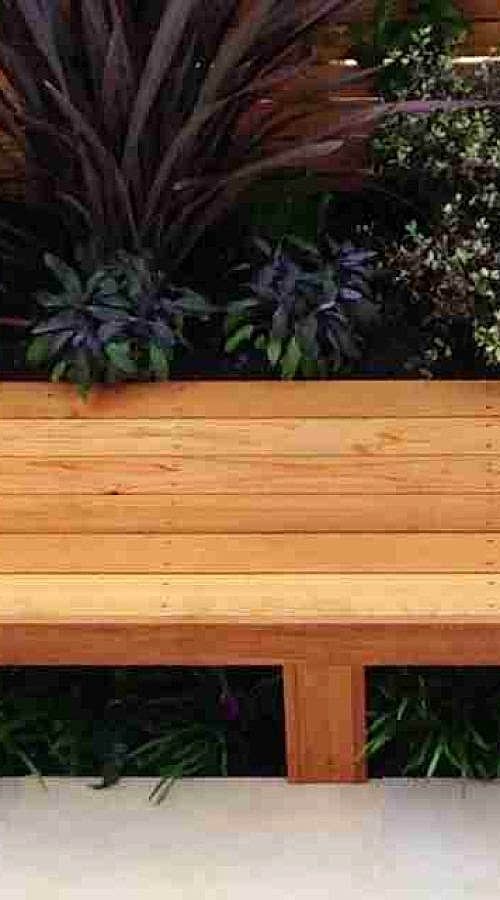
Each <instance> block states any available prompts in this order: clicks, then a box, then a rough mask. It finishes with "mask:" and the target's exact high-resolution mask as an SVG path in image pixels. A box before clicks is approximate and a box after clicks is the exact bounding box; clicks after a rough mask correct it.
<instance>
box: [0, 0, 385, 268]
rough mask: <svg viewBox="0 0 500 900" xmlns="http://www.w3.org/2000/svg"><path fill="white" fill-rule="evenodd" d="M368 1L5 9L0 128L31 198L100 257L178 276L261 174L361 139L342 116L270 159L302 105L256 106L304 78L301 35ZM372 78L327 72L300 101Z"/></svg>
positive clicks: (21, 2)
mask: <svg viewBox="0 0 500 900" xmlns="http://www.w3.org/2000/svg"><path fill="white" fill-rule="evenodd" d="M358 3H359V0H308V2H307V3H305V4H299V3H295V2H290V0H252V2H251V3H245V4H243V3H241V2H240V0H140V2H137V0H127V2H125V3H122V2H117V0H75V2H73V0H72V2H71V3H68V4H66V3H62V2H42V0H29V2H27V0H2V5H1V7H2V8H1V18H0V69H1V70H2V73H3V74H5V75H6V80H5V81H2V82H1V83H0V126H1V128H2V129H4V130H5V131H7V132H8V133H9V134H10V135H11V136H12V137H13V138H14V139H15V140H16V141H17V142H18V144H19V148H20V153H21V155H24V152H25V151H27V154H26V159H27V163H28V165H27V172H26V177H27V180H28V187H29V191H30V195H31V196H35V195H36V196H39V197H40V198H41V199H42V198H43V199H44V200H45V199H49V200H52V201H54V202H56V203H57V204H58V205H65V206H66V207H67V208H68V209H70V210H71V211H72V212H73V214H74V213H75V212H76V213H77V214H78V216H79V220H78V225H79V227H80V230H81V224H82V222H83V223H85V225H86V227H87V229H88V231H89V233H90V234H91V235H92V236H94V237H99V239H100V240H101V242H102V244H103V245H104V246H105V249H106V252H115V251H116V250H118V249H126V250H128V251H129V252H132V253H134V254H140V253H142V252H143V249H144V248H146V249H152V250H154V251H155V252H157V253H159V254H160V256H161V258H162V259H168V261H169V272H170V274H172V272H173V270H174V267H175V265H177V264H178V263H180V262H181V261H182V260H183V259H184V258H185V257H186V255H187V254H188V253H189V252H190V250H191V249H192V248H193V247H194V246H195V244H196V242H197V241H198V239H199V238H200V237H201V235H202V234H203V233H204V232H205V231H206V229H207V228H209V227H210V226H211V225H212V223H213V222H215V221H216V220H217V219H218V218H219V217H220V216H221V215H223V214H224V213H225V212H226V211H227V210H228V209H229V208H230V207H231V206H232V205H233V204H234V202H235V201H236V199H237V198H238V196H239V194H240V193H241V192H242V191H243V190H246V189H247V188H248V187H249V186H250V185H251V184H252V183H253V182H254V181H255V180H256V179H259V178H260V177H261V175H262V174H263V173H266V172H269V171H272V170H276V169H279V168H282V167H283V166H289V165H294V164H298V165H303V164H304V160H307V159H312V158H314V157H315V156H318V155H319V156H325V155H328V154H330V153H335V152H336V151H337V150H338V149H339V148H340V146H341V145H342V142H343V139H344V138H345V137H346V136H348V135H349V134H350V133H352V132H353V131H355V130H356V128H357V127H358V124H359V122H358V119H359V116H358V113H357V111H354V109H356V108H354V109H353V112H352V114H351V117H350V118H351V119H352V122H351V121H350V119H349V121H348V120H347V118H344V120H343V123H342V129H341V131H342V137H341V138H340V139H339V128H338V125H337V123H336V122H333V121H332V122H326V123H325V126H324V129H323V130H322V133H321V134H319V135H318V137H317V139H314V140H311V139H306V138H304V140H302V141H300V140H299V141H298V142H296V143H295V144H294V145H293V146H290V147H289V148H288V149H285V150H283V149H280V150H277V149H276V148H274V149H273V145H272V138H273V135H275V134H276V133H278V134H279V131H280V128H281V127H282V124H283V116H284V114H285V116H286V118H287V121H288V122H290V121H293V120H297V119H300V118H301V117H303V116H304V115H305V114H304V112H303V105H301V104H299V103H297V104H293V103H292V104H290V98H289V96H287V97H286V98H281V100H280V99H279V97H278V96H277V95H273V96H274V100H273V103H271V104H270V105H269V106H266V107H263V105H262V104H261V103H260V101H262V100H263V99H266V98H268V97H269V95H270V94H273V91H274V89H275V88H276V87H277V86H280V85H283V84H284V83H290V80H293V79H294V78H296V76H297V75H298V74H301V73H304V71H308V49H307V42H306V41H304V37H305V36H306V35H307V34H308V33H310V32H312V30H313V29H314V28H315V27H316V26H317V25H318V24H320V23H321V22H326V21H328V22H329V24H335V22H336V21H345V20H346V16H347V18H348V17H349V14H350V13H351V11H352V10H353V9H354V8H356V7H357V6H358ZM363 78H366V74H365V73H363V72H359V71H358V72H355V73H353V72H350V73H346V75H345V77H343V78H339V77H338V76H335V75H328V76H325V75H324V74H323V75H322V77H321V79H317V80H315V79H314V78H313V79H308V81H307V86H304V87H303V93H305V95H306V96H307V99H308V100H309V101H313V102H314V99H315V97H317V98H318V99H319V98H320V97H323V96H324V94H325V93H329V94H331V93H334V92H335V91H337V90H339V89H341V87H344V86H345V84H346V82H348V81H355V80H361V79H363ZM257 108H259V109H261V110H262V111H263V116H262V119H259V122H258V123H257V122H256V124H255V127H253V128H250V129H249V130H245V129H244V128H243V127H242V123H243V122H245V121H246V120H248V118H250V119H252V116H254V118H255V115H254V113H255V110H256V109H257ZM259 115H260V114H259ZM373 115H375V113H373Z"/></svg>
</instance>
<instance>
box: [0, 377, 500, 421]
mask: <svg viewBox="0 0 500 900" xmlns="http://www.w3.org/2000/svg"><path fill="white" fill-rule="evenodd" d="M295 416H296V417H309V418H318V417H321V418H325V417H326V418H330V417H332V416H333V417H339V416H340V417H344V416H352V417H362V416H364V417H368V418H373V417H385V418H388V417H392V416H418V417H425V418H428V417H431V416H437V417H442V416H494V417H498V416H500V383H499V382H496V381H490V382H485V381H426V380H423V379H421V380H416V381H327V382H318V381H314V382H307V381H302V382H270V381H237V382H217V381H213V382H210V381H205V382H204V381H197V382H179V381H177V382H169V383H168V384H132V385H119V386H116V387H107V388H104V387H101V388H99V389H95V390H94V391H92V392H91V394H90V397H89V399H88V400H87V401H84V400H81V399H80V398H79V397H78V395H77V393H76V390H75V388H74V387H72V386H71V385H62V384H61V385H51V384H46V383H13V382H0V419H47V418H48V419H52V418H54V419H73V418H91V419H102V418H104V419H109V418H117V419H123V418H131V419H134V418H137V417H141V418H153V419H155V418H174V419H179V418H188V419H190V418H206V417H212V418H257V419H258V418H273V419H276V418H289V417H295Z"/></svg>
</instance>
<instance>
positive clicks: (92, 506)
mask: <svg viewBox="0 0 500 900" xmlns="http://www.w3.org/2000/svg"><path fill="white" fill-rule="evenodd" d="M499 451H500V385H499V384H498V383H495V382H480V381H476V382H463V383H461V382H435V383H426V382H380V383H376V382H352V381H351V382H328V383H320V382H314V383H311V382H309V383H283V384H281V383H274V382H272V383H271V382H250V383H249V382H247V383H239V382H236V383H235V382H231V383H228V382H226V383H221V382H219V383H201V382H198V383H171V384H166V385H133V386H128V387H122V388H119V389H102V390H98V391H96V392H95V394H94V395H93V396H92V397H91V399H90V401H89V402H88V403H87V404H85V403H83V402H82V401H80V400H79V399H78V398H77V396H76V394H75V391H74V390H73V389H72V388H70V387H67V386H49V385H43V384H0V532H1V533H0V663H1V664H4V665H7V664H8V665H25V664H54V665H56V664H61V665H62V664H90V665H103V664H109V665H130V664H136V665H159V664H165V665H174V664H175V665H215V664H217V665H221V664H226V665H252V664H255V665H257V664H258V665H263V664H270V665H271V664H273V665H280V666H283V670H284V680H285V706H286V722H287V753H288V774H289V777H290V779H291V780H294V781H327V780H338V781H342V780H344V781H354V780H361V779H363V777H364V767H363V762H362V760H361V754H362V747H363V742H364V669H365V667H366V666H370V665H396V664H436V665H437V664H439V665H452V664H457V665H467V664H485V665H489V664H500V574H499V573H500V504H499V502H498V500H499V493H500V464H499Z"/></svg>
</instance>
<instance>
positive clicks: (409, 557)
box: [0, 533, 500, 575]
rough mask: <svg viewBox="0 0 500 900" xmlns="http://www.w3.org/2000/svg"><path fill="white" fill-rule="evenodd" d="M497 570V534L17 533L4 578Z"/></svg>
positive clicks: (1, 545)
mask: <svg viewBox="0 0 500 900" xmlns="http://www.w3.org/2000/svg"><path fill="white" fill-rule="evenodd" d="M35 572H38V573H40V574H42V573H48V574H50V573H54V574H55V573H61V574H63V573H64V574H75V575H76V574H88V573H110V574H113V573H116V574H118V573H131V574H132V573H141V572H144V573H162V572H171V573H185V574H217V573H220V574H223V573H227V574H229V573H236V574H243V573H249V574H255V573H256V574H264V573H269V574H272V573H278V572H297V573H310V574H312V573H321V572H324V573H335V572H338V573H346V572H355V573H369V572H379V573H380V572H387V573H390V572H412V573H413V572H435V573H439V572H440V573H452V574H456V573H459V572H471V573H474V572H476V573H480V572H500V534H498V533H497V534H420V535H418V534H371V533H360V534H356V535H352V534H295V535H294V537H293V541H291V540H290V536H289V535H287V534H216V535H214V534H212V535H211V534H199V535H182V534H170V535H168V536H166V535H151V534H149V535H148V534H99V535H82V534H71V535H54V534H43V535H40V534H30V533H28V534H19V535H12V534H11V535H6V534H4V535H2V536H1V537H0V573H35Z"/></svg>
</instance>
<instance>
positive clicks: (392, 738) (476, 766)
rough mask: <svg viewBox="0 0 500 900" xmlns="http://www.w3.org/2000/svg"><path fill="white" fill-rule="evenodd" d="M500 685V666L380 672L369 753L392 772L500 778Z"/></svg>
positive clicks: (374, 695)
mask: <svg viewBox="0 0 500 900" xmlns="http://www.w3.org/2000/svg"><path fill="white" fill-rule="evenodd" d="M374 675H375V673H374ZM372 677H373V676H372ZM499 687H500V685H499V682H498V670H494V669H493V670H490V671H489V672H488V671H487V670H484V669H483V670H480V669H479V670H474V669H470V668H469V669H454V670H447V669H438V668H435V669H427V670H419V669H412V668H406V669H393V670H392V671H388V670H382V671H379V672H377V673H376V677H374V680H373V688H372V692H371V694H372V695H371V701H370V710H369V720H370V722H369V727H368V737H367V742H366V745H365V755H366V756H367V757H368V758H369V759H372V760H373V762H374V763H378V759H379V758H380V759H382V758H383V759H384V760H385V763H384V764H385V767H386V771H387V769H388V768H389V767H390V769H391V774H398V775H411V776H413V777H423V776H425V777H427V778H430V777H432V776H434V775H436V776H441V777H446V776H450V775H453V776H455V775H460V776H462V777H464V778H498V776H499V775H500V741H499V738H500V715H499V711H500V706H499V700H500V693H499Z"/></svg>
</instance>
